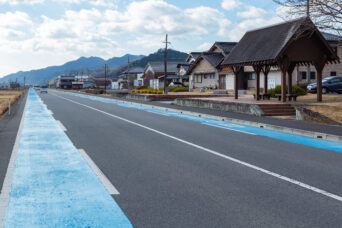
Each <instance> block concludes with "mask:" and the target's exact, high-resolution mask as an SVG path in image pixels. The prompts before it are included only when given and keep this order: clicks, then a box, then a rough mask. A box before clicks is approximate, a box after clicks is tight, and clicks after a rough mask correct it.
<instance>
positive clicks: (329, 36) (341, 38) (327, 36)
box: [321, 32, 342, 41]
mask: <svg viewBox="0 0 342 228" xmlns="http://www.w3.org/2000/svg"><path fill="white" fill-rule="evenodd" d="M321 34H322V35H323V37H324V38H325V39H326V40H327V41H342V36H338V35H335V34H331V33H327V32H321Z"/></svg>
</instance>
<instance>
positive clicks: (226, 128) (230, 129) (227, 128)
mask: <svg viewBox="0 0 342 228" xmlns="http://www.w3.org/2000/svg"><path fill="white" fill-rule="evenodd" d="M202 124H203V125H207V126H211V127H217V128H222V129H225V130H229V131H237V132H240V133H244V134H248V135H256V134H254V133H250V132H246V131H240V130H236V129H232V128H229V127H221V126H217V125H213V124H208V123H202Z"/></svg>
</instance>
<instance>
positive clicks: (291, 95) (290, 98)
mask: <svg viewBox="0 0 342 228" xmlns="http://www.w3.org/2000/svg"><path fill="white" fill-rule="evenodd" d="M276 97H277V98H278V101H280V100H281V94H276ZM286 97H287V98H288V99H289V101H292V100H293V101H297V97H298V95H296V94H286Z"/></svg>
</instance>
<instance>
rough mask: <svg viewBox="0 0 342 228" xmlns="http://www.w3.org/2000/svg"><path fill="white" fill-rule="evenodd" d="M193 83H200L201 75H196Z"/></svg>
mask: <svg viewBox="0 0 342 228" xmlns="http://www.w3.org/2000/svg"><path fill="white" fill-rule="evenodd" d="M195 82H197V83H202V75H196V77H195Z"/></svg>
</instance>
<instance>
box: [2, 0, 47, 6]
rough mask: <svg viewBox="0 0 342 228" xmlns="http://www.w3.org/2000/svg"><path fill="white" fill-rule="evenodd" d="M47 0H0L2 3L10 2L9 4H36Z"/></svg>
mask: <svg viewBox="0 0 342 228" xmlns="http://www.w3.org/2000/svg"><path fill="white" fill-rule="evenodd" d="M44 1H45V0H0V4H9V5H19V4H24V5H34V4H41V3H43V2H44Z"/></svg>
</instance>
